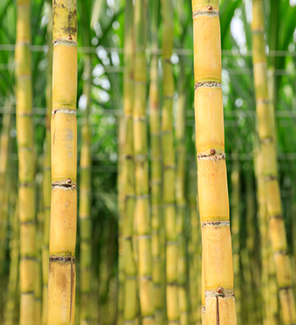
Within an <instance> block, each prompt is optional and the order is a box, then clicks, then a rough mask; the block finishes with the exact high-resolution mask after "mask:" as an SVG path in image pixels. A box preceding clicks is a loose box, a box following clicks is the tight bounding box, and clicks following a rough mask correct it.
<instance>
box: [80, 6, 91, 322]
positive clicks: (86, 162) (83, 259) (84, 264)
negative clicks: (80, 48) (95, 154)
mask: <svg viewBox="0 0 296 325" xmlns="http://www.w3.org/2000/svg"><path fill="white" fill-rule="evenodd" d="M86 9H87V8H86V6H84V5H83V6H82V19H83V22H84V29H83V31H82V33H83V45H84V46H85V47H89V46H90V44H91V41H90V34H89V27H88V25H89V19H88V13H87V10H86ZM91 59H92V57H91V54H86V55H85V56H84V70H83V74H84V76H85V79H84V84H83V95H84V97H85V100H86V107H85V111H84V116H83V125H82V128H81V155H80V204H79V222H80V324H81V325H88V324H90V323H91V308H90V307H91V291H92V290H91V277H92V275H91V265H92V248H91V239H92V234H91V229H92V223H91V200H92V196H91V193H92V192H91V175H92V173H91V127H90V123H89V112H90V101H91V86H92V75H91V73H92V66H91V64H92V62H91Z"/></svg>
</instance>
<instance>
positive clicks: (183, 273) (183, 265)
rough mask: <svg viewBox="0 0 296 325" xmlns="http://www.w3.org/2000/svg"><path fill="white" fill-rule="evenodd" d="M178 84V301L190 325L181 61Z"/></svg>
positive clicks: (182, 319)
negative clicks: (185, 230) (185, 231)
mask: <svg viewBox="0 0 296 325" xmlns="http://www.w3.org/2000/svg"><path fill="white" fill-rule="evenodd" d="M180 70H181V71H180V76H179V84H178V100H177V114H176V203H177V232H178V240H179V246H178V248H179V251H178V301H179V310H180V324H181V325H186V324H189V301H188V293H187V254H186V240H185V236H184V225H185V216H186V198H185V168H186V146H185V130H186V125H185V108H186V92H185V87H186V83H185V75H184V65H183V64H182V61H181V69H180Z"/></svg>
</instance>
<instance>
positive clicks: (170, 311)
mask: <svg viewBox="0 0 296 325" xmlns="http://www.w3.org/2000/svg"><path fill="white" fill-rule="evenodd" d="M161 14H162V21H163V40H162V58H163V60H162V62H163V104H162V121H161V131H162V152H163V215H164V220H165V221H164V222H165V231H166V234H165V237H166V238H165V240H166V301H167V319H168V323H169V324H173V323H176V322H179V303H178V235H177V222H176V211H175V168H176V165H175V152H174V138H173V96H174V77H173V70H172V63H171V56H172V48H173V35H174V24H173V19H174V15H173V4H172V2H171V1H168V0H162V1H161Z"/></svg>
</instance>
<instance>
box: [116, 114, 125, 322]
mask: <svg viewBox="0 0 296 325" xmlns="http://www.w3.org/2000/svg"><path fill="white" fill-rule="evenodd" d="M124 137H125V125H124V118H123V117H121V118H120V119H119V131H118V153H119V159H118V165H117V170H118V178H117V189H118V197H117V200H118V229H119V233H118V312H117V313H118V317H117V325H122V324H123V313H124V279H125V272H124V268H125V266H124V238H123V223H124V211H125V202H124V199H125V196H124V195H125V194H124V179H123V168H122V165H123V162H124V143H125V138H124Z"/></svg>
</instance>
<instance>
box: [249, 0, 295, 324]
mask: <svg viewBox="0 0 296 325" xmlns="http://www.w3.org/2000/svg"><path fill="white" fill-rule="evenodd" d="M251 29H252V43H253V66H254V83H255V94H256V112H257V119H258V135H259V139H260V150H262V153H263V175H264V182H265V193H266V206H267V214H268V218H269V222H268V223H269V234H270V238H271V243H272V251H273V255H274V261H275V270H276V277H277V284H278V290H279V297H280V304H281V313H282V318H283V323H284V324H293V323H295V322H296V311H295V299H294V293H293V288H292V285H293V283H292V271H291V265H290V258H289V255H288V246H287V237H286V230H285V225H284V220H283V213H282V206H281V198H280V188H279V182H278V171H277V158H276V145H275V131H274V122H273V116H272V114H271V109H270V101H269V96H268V84H267V75H266V68H267V67H266V66H267V63H266V62H267V61H266V54H265V39H264V32H265V30H264V9H263V1H262V0H253V21H252V25H251Z"/></svg>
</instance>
